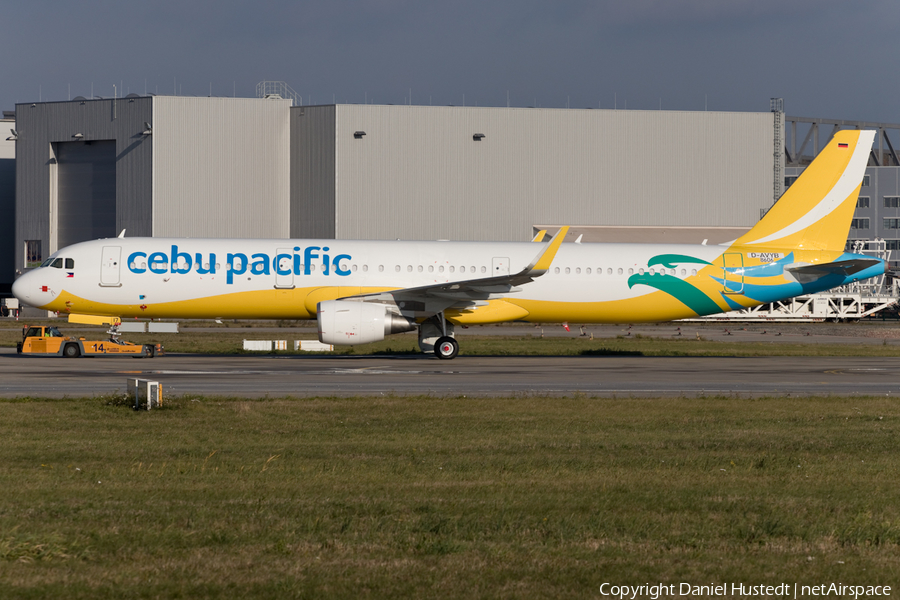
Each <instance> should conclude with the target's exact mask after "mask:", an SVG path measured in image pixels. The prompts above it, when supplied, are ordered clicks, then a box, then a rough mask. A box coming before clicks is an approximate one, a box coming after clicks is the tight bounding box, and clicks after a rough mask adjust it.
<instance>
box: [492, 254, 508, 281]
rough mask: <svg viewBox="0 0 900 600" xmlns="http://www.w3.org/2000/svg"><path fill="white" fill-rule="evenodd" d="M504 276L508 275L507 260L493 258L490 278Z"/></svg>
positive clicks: (506, 258) (504, 258) (505, 258)
mask: <svg viewBox="0 0 900 600" xmlns="http://www.w3.org/2000/svg"><path fill="white" fill-rule="evenodd" d="M504 275H509V258H508V257H502V256H501V257H497V256H495V257H494V264H493V268H492V269H491V277H503V276H504Z"/></svg>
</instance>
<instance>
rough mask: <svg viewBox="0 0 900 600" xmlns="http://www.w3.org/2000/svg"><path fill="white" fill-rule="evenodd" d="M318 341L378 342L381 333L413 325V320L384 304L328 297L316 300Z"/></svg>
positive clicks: (380, 338)
mask: <svg viewBox="0 0 900 600" xmlns="http://www.w3.org/2000/svg"><path fill="white" fill-rule="evenodd" d="M318 320H319V322H318V329H319V341H320V342H322V343H323V344H334V345H335V346H340V345H343V346H349V345H352V344H368V343H369V342H380V341H381V340H383V339H384V336H386V335H390V334H392V333H403V332H404V331H412V330H413V329H415V328H416V323H415V321H412V320H410V319H407V318H406V317H404V316H402V315H398V314H397V313H394V312H392V311H391V309H390V308H389V307H387V306H385V305H384V304H377V303H373V302H355V301H352V300H327V301H325V302H319V304H318Z"/></svg>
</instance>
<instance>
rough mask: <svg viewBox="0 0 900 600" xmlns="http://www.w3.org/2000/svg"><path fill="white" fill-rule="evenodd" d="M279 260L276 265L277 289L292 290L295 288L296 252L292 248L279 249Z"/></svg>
mask: <svg viewBox="0 0 900 600" xmlns="http://www.w3.org/2000/svg"><path fill="white" fill-rule="evenodd" d="M277 252H278V260H277V261H276V265H275V287H276V288H279V289H291V288H292V287H294V266H293V255H294V251H293V250H291V249H290V248H279V249H278V251H277Z"/></svg>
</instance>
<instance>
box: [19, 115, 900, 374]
mask: <svg viewBox="0 0 900 600" xmlns="http://www.w3.org/2000/svg"><path fill="white" fill-rule="evenodd" d="M874 136H875V132H874V131H865V130H863V131H859V130H857V131H851V130H845V131H839V132H837V133H835V135H834V137H833V138H832V140H831V141H830V142H829V143H828V144H827V146H826V147H825V148H824V149H823V150H822V152H821V153H819V155H818V156H817V157H816V158H815V160H814V161H813V162H812V164H810V165H809V166H808V167H807V168H806V170H804V172H803V174H802V175H800V177H799V178H798V179H797V180H796V182H795V183H794V184H793V185H792V186H791V187H790V188H788V190H787V191H786V192H785V193H784V195H783V196H782V197H781V198H780V199H779V200H778V202H776V203H775V205H774V206H773V207H772V208H771V209H770V210H769V211H768V212H767V213H766V214H765V216H764V217H763V218H762V219H761V220H760V221H759V222H758V223H757V224H756V225H755V226H754V227H753V228H752V229H750V231H748V232H747V233H746V234H744V235H742V236H741V237H740V238H738V239H737V240H734V241H733V242H730V243H726V244H722V245H717V246H708V245H706V244H705V243H704V244H701V245H686V244H641V243H631V244H627V243H626V244H605V243H566V244H563V240H564V238H565V236H566V233H567V231H568V227H561V228H560V229H559V231H558V232H557V233H556V234H555V235H554V236H553V237H552V238H551V239H550V240H549V241H548V242H540V241H538V240H539V239H540V238H542V237H543V235H538V236H536V237H535V240H534V241H532V242H449V241H349V240H299V239H295V240H290V239H272V240H264V239H182V238H145V237H135V238H126V237H123V235H124V231H123V234H122V235H120V236H119V237H118V238H111V239H101V240H93V241H87V242H81V243H77V244H74V245H71V246H68V247H66V248H63V249H61V250H58V251H57V252H54V253H53V254H52V255H51V256H50V257H49V258H48V259H47V260H46V261H44V262H43V264H42V265H41V266H40V267H39V268H36V269H33V270H32V271H29V272H27V273H25V274H24V275H22V276H21V277H19V278H18V279H17V280H16V281H15V282H14V284H13V294H14V295H15V296H16V297H17V298H18V299H19V300H20V301H22V302H24V303H26V304H30V305H32V306H36V307H38V308H42V309H46V310H49V311H57V312H58V313H60V314H69V315H97V316H108V317H119V318H126V317H127V318H130V317H137V318H148V319H157V318H181V319H206V318H209V319H212V318H216V319H224V318H228V319H316V320H317V321H318V324H317V327H318V336H319V340H320V341H322V342H324V343H326V344H333V345H354V344H364V343H369V342H376V341H380V340H383V339H384V338H385V336H387V335H390V334H395V333H401V332H407V331H413V330H416V329H418V336H419V346H420V348H421V349H422V351H423V352H428V353H430V352H433V353H434V355H435V356H437V357H438V358H441V359H452V358H454V357H455V356H456V355H457V353H458V352H459V343H458V341H457V340H456V339H455V337H454V328H455V326H460V325H471V324H484V323H500V322H505V321H516V320H518V321H529V322H541V323H551V322H555V323H566V322H570V321H574V322H580V323H623V322H624V323H636V322H662V321H671V320H677V319H684V318H693V317H698V316H704V315H711V314H716V313H722V312H728V311H732V310H739V309H743V308H748V307H752V306H756V305H759V304H765V303H768V302H774V301H777V300H784V299H788V298H791V297H794V296H799V295H804V294H812V293H816V292H821V291H824V290H827V289H830V288H833V287H837V286H841V285H845V284H848V283H851V282H854V281H859V280H862V279H866V278H869V277H875V276H878V275H881V274H883V273H885V272H886V269H887V264H886V263H885V261H883V260H880V259H876V258H872V257H870V256H864V255H859V254H849V253H846V252H845V251H844V247H845V245H846V240H847V235H848V232H849V229H850V221H851V219H852V217H853V212H854V209H855V207H856V202H857V197H858V194H859V190H860V186H861V184H862V178H863V175H864V172H865V168H866V164H867V162H868V156H869V151H870V149H871V147H872V141H873V139H874ZM72 319H73V317H71V316H70V320H72Z"/></svg>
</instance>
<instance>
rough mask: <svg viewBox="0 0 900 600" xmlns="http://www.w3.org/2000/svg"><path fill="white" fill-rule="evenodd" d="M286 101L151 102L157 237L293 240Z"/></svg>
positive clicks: (160, 98)
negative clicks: (290, 238) (287, 238)
mask: <svg viewBox="0 0 900 600" xmlns="http://www.w3.org/2000/svg"><path fill="white" fill-rule="evenodd" d="M289 107H290V101H289V100H272V99H265V100H264V99H259V98H193V97H183V96H157V97H155V98H154V99H153V115H154V122H153V138H154V145H153V147H154V153H153V164H154V169H153V235H154V236H158V237H164V236H172V237H217V238H225V237H235V238H252V237H260V238H286V237H288V236H289V235H290V225H289V221H290V214H289V213H290V135H289V127H288V120H289Z"/></svg>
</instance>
